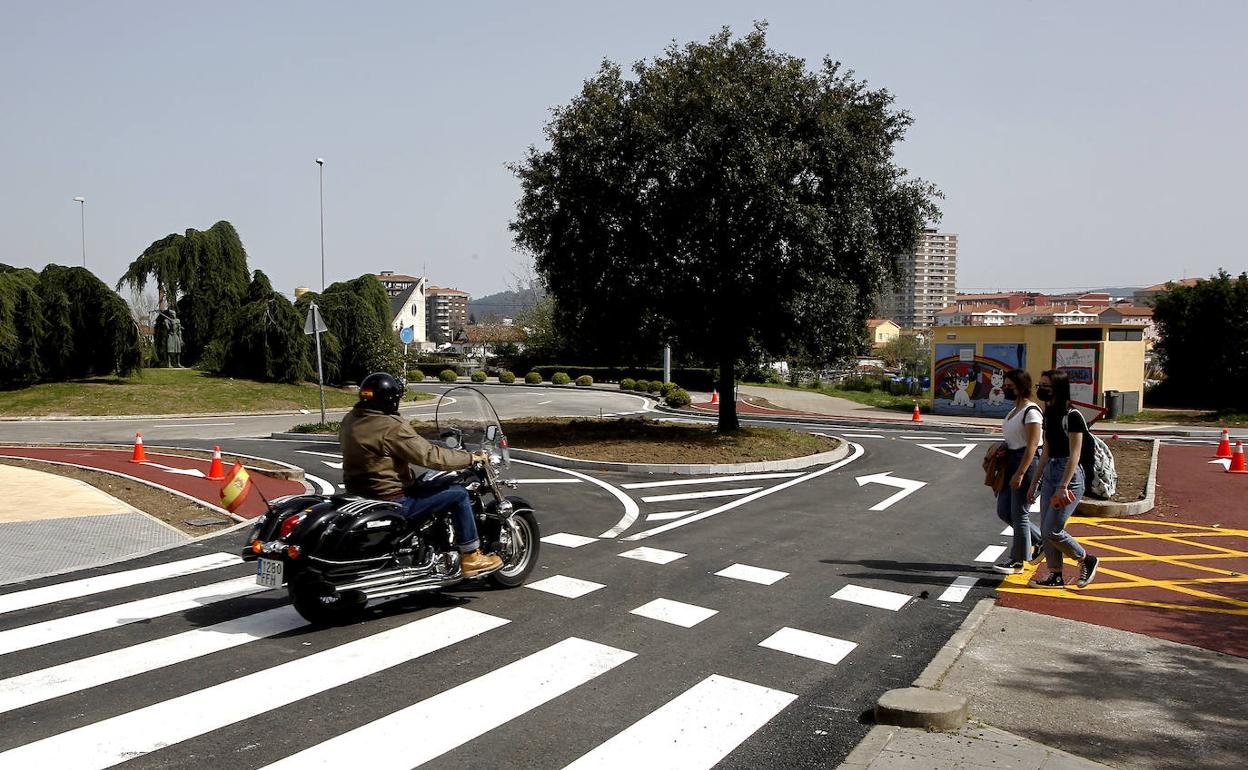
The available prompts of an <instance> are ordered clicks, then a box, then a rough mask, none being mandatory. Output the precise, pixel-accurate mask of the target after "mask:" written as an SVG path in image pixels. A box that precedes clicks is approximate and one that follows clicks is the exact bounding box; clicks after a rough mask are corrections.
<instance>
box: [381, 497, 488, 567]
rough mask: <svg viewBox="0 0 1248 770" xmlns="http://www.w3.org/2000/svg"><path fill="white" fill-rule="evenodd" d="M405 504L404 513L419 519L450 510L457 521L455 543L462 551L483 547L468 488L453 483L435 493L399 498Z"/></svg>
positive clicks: (466, 551)
mask: <svg viewBox="0 0 1248 770" xmlns="http://www.w3.org/2000/svg"><path fill="white" fill-rule="evenodd" d="M399 505H401V506H403V515H404V516H406V517H407V518H409V519H419V518H421V517H423V516H426V515H428V514H431V513H437V512H438V511H450V513H451V519H452V520H453V521H454V522H455V524H454V528H455V545H456V546H458V547H459V551H460V553H472V552H473V551H475V550H477V549H478V548H480V547H481V541H480V540H478V539H477V522H476V521H475V520H474V519H473V518H472V503H471V502H469V500H468V490H466V489H464V488H463V487H461V486H460V485H458V484H451V485H449V486H447V487H445V488H443V489H440V490H438V491H437V492H434V493H433V494H429V495H423V496H421V497H408V496H406V495H404V496H403V497H400V498H399Z"/></svg>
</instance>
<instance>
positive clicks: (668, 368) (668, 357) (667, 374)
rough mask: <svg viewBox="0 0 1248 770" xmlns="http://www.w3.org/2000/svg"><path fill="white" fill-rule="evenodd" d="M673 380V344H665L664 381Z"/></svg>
mask: <svg viewBox="0 0 1248 770" xmlns="http://www.w3.org/2000/svg"><path fill="white" fill-rule="evenodd" d="M671 381H672V346H671V345H664V346H663V382H671Z"/></svg>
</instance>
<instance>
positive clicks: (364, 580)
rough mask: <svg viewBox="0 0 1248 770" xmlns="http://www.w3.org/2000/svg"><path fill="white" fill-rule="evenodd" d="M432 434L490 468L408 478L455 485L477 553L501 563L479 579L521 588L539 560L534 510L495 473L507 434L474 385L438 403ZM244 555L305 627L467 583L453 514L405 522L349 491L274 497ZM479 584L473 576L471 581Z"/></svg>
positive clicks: (505, 464) (506, 460) (398, 512)
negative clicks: (472, 519) (470, 515)
mask: <svg viewBox="0 0 1248 770" xmlns="http://www.w3.org/2000/svg"><path fill="white" fill-rule="evenodd" d="M435 420H436V423H437V428H438V434H439V436H440V437H441V438H442V441H443V442H444V443H445V444H446V445H447V446H449V447H451V448H463V449H467V450H469V451H476V450H479V449H484V450H486V452H488V454H489V457H490V461H489V462H488V463H484V462H482V463H474V464H473V465H472V466H471V467H470V468H466V469H464V470H460V471H442V472H437V471H429V472H426V473H424V474H422V475H421V476H420V477H419V478H418V479H415V480H414V486H416V487H418V488H419V487H424V488H426V489H427V490H428V491H434V490H436V489H439V488H442V487H445V486H446V485H449V484H460V485H462V486H463V487H464V488H465V489H466V490H468V495H469V498H470V499H471V501H472V507H473V511H474V512H475V514H476V520H477V531H478V535H479V537H480V539H481V551H482V553H486V554H491V553H492V554H496V555H498V556H499V558H501V559H502V560H503V566H502V567H501V568H500V569H498V570H496V571H494V572H492V573H489V574H487V575H484V576H481V577H483V578H484V579H485V580H487V581H489V582H490V583H492V584H494V585H496V586H499V587H502V588H513V587H515V586H519V585H522V584H523V583H524V581H525V579H526V578H527V577H528V575H529V573H530V572H532V570H533V567H534V565H536V563H537V556H538V551H539V549H540V547H541V543H540V540H539V538H540V537H541V535H540V533H539V530H538V524H537V517H536V516H535V515H534V513H533V506H532V505H530V504H529V503H528V502H527V501H526V500H524V498H521V497H516V496H511V495H505V494H503V491H502V487H503V486H508V487H512V488H514V486H515V482H507V481H502V480H501V479H500V478H499V473H500V472H505V471H506V470H507V469H509V468H510V465H511V458H510V452H509V451H508V446H507V438H506V436H504V435H503V432H502V428H501V423H500V422H499V419H498V413H497V412H496V411H495V410H494V407H493V406H492V405H491V404H490V402H489V399H487V398H486V397H485V395H484V394H482V393H481V392H480V391H479V390H477V389H475V388H470V387H457V388H452V389H451V390H449V391H447V392H446V393H445V394H443V395H442V398H441V399H439V401H438V405H437V411H436V417H435ZM243 558H244V559H246V560H248V561H257V562H258V564H257V568H256V582H257V583H258V584H260V585H262V586H266V587H269V588H281V587H282V586H283V585H285V586H286V587H287V590H288V591H289V593H290V598H291V600H292V601H293V602H294V606H295V609H296V610H297V611H298V612H299V614H300V615H302V616H303V617H304V618H306V619H307V620H308V621H309V622H310V623H314V624H317V625H328V624H337V623H344V622H348V621H350V620H352V619H354V618H355V617H357V616H358V615H359V614H360V613H361V612H362V611H363V609H364V607H365V606H366V605H367V604H368V602H369V601H370V600H372V599H382V598H388V597H396V596H403V595H407V594H413V593H418V592H422V591H436V590H439V589H442V588H447V587H448V586H453V585H455V584H456V583H459V582H461V581H463V580H465V578H464V576H463V574H462V571H461V569H460V554H459V549H458V548H457V547H456V546H455V532H454V529H453V528H452V526H451V515H450V512H449V511H443V512H438V513H435V514H433V515H430V516H426V517H421V518H419V519H417V520H416V521H410V520H409V519H407V518H405V517H404V516H403V515H402V509H401V508H400V507H399V505H398V503H395V502H388V501H385V500H370V499H365V498H361V497H354V496H350V495H295V496H291V497H285V498H280V499H277V500H274V501H273V502H272V503H271V504H270V505H269V509H268V511H267V512H265V514H264V515H263V516H261V517H260V518H258V519H257V520H256V523H255V526H253V527H252V529H251V535H250V536H249V537H248V538H247V546H246V548H244V549H243ZM471 579H475V578H471Z"/></svg>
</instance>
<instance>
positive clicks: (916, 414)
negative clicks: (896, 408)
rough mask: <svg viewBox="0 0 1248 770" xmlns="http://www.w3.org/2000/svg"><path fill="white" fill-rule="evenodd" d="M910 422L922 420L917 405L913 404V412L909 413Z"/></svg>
mask: <svg viewBox="0 0 1248 770" xmlns="http://www.w3.org/2000/svg"><path fill="white" fill-rule="evenodd" d="M910 422H923V416H922V415H920V414H919V405H918V404H915V405H914V414H912V415H910Z"/></svg>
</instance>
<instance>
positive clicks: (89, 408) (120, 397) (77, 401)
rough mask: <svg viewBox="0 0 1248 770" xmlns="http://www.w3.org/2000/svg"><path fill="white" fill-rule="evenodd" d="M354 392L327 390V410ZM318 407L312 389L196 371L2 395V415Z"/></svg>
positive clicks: (346, 402) (351, 399) (149, 372)
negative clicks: (213, 375) (214, 375)
mask: <svg viewBox="0 0 1248 770" xmlns="http://www.w3.org/2000/svg"><path fill="white" fill-rule="evenodd" d="M355 401H356V395H355V392H354V391H351V390H346V389H342V388H328V387H327V388H325V406H326V407H349V406H351V405H352V404H354V403H355ZM298 409H307V410H309V411H315V410H319V409H320V401H319V399H318V398H317V392H316V385H315V384H308V383H301V384H298V385H284V384H278V383H272V382H255V381H252V380H235V379H230V378H228V377H212V376H209V375H207V374H205V373H203V372H200V371H196V370H194V369H144V370H143V371H142V372H141V373H139V374H138V375H135V376H134V377H127V378H120V377H96V378H92V379H87V380H76V381H74V382H50V383H46V384H43V385H35V386H34V387H30V388H25V389H23V390H8V391H0V416H4V417H19V416H22V417H24V416H62V415H63V416H79V415H83V416H90V415H119V414H184V413H203V414H212V413H221V412H286V411H295V410H298Z"/></svg>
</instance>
